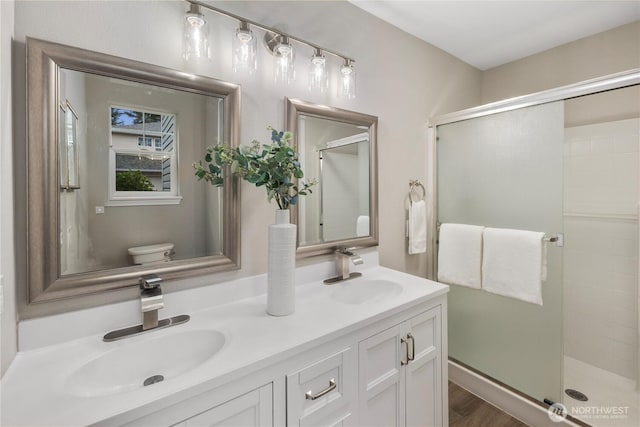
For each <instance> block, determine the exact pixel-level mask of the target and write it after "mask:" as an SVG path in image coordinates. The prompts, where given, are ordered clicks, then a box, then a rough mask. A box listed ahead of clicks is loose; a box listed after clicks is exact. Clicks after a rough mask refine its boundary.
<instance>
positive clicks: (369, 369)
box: [358, 306, 446, 427]
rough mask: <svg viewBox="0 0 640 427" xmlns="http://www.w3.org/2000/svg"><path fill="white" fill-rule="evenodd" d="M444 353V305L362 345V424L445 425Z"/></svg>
mask: <svg viewBox="0 0 640 427" xmlns="http://www.w3.org/2000/svg"><path fill="white" fill-rule="evenodd" d="M442 350H443V349H442V310H441V307H440V306H437V307H434V308H432V309H430V310H428V311H425V312H424V313H421V314H418V315H417V316H414V317H412V318H410V319H408V320H406V321H404V322H402V323H399V324H397V325H395V326H392V327H391V328H389V329H386V330H384V331H382V332H380V333H378V334H376V335H373V336H371V337H369V338H367V339H365V340H363V341H360V343H359V363H358V365H359V366H358V368H359V369H358V370H359V380H358V393H359V414H360V424H361V425H366V426H376V425H379V426H387V427H391V426H441V425H443V424H444V420H443V411H444V409H445V408H443V387H444V385H443V378H442V374H443V372H442V371H443V367H442V361H443V360H444V359H443V358H444V357H445V356H446V355H443V354H442Z"/></svg>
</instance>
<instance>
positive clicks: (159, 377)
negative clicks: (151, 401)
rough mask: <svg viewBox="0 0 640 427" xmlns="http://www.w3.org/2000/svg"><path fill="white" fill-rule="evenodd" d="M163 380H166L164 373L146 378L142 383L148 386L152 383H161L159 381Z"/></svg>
mask: <svg viewBox="0 0 640 427" xmlns="http://www.w3.org/2000/svg"><path fill="white" fill-rule="evenodd" d="M163 380H164V377H163V376H162V375H154V376H152V377H149V378H147V379H146V380H144V382H143V383H142V385H143V386H144V387H146V386H148V385H151V384H155V383H159V382H161V381H163Z"/></svg>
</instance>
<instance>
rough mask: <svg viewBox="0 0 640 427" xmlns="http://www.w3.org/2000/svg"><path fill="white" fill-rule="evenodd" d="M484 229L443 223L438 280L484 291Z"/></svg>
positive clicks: (441, 227) (476, 226)
mask: <svg viewBox="0 0 640 427" xmlns="http://www.w3.org/2000/svg"><path fill="white" fill-rule="evenodd" d="M483 230H484V227H481V226H478V225H465V224H442V225H441V226H440V237H439V238H438V240H439V242H440V243H439V248H438V280H439V281H441V282H444V283H449V284H452V285H462V286H468V287H471V288H478V289H479V288H480V284H481V283H482V282H481V278H482V276H481V267H482V231H483Z"/></svg>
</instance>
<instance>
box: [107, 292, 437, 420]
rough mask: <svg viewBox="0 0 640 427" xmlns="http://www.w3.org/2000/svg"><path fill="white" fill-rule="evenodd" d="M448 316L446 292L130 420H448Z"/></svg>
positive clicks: (364, 323)
mask: <svg viewBox="0 0 640 427" xmlns="http://www.w3.org/2000/svg"><path fill="white" fill-rule="evenodd" d="M444 316H446V297H444V296H443V297H440V298H437V299H435V300H433V301H427V302H424V303H421V304H416V305H415V306H413V307H410V308H408V309H405V310H400V311H398V312H396V313H395V314H391V315H388V316H381V317H379V318H376V319H375V320H372V321H370V322H363V323H362V324H360V325H359V326H358V327H353V328H351V330H350V331H348V332H345V333H342V334H339V335H338V336H336V337H325V339H324V340H323V342H321V343H317V344H316V345H309V346H306V347H307V349H305V350H302V351H300V352H297V353H293V354H289V356H288V357H285V358H279V361H277V362H274V363H270V364H267V365H265V366H264V367H262V368H260V369H259V370H254V371H253V373H251V374H249V373H247V374H246V375H245V376H243V377H242V378H239V379H238V380H235V381H231V382H229V383H227V384H225V385H222V386H220V387H217V388H216V389H213V390H210V391H207V392H205V393H201V394H198V395H196V396H193V397H191V398H188V399H186V400H184V401H182V402H180V403H177V404H175V405H172V406H169V407H165V408H164V409H162V410H160V411H157V412H154V413H152V414H149V415H147V416H144V417H142V418H138V419H137V420H135V421H133V422H131V423H130V424H127V425H131V426H134V425H135V426H179V427H194V426H198V427H200V426H225V427H227V426H243V427H257V426H260V427H264V426H285V425H286V426H289V427H294V426H296V427H310V426H324V427H326V426H332V427H333V426H343V427H346V426H385V427H391V426H398V427H404V426H420V427H426V426H444V425H446V422H447V414H446V407H445V406H446V404H447V399H446V396H445V395H444V394H443V393H444V392H445V391H446V381H447V376H446V371H445V370H444V369H446V368H445V364H446V360H447V354H446V338H444V337H445V336H443V328H444V327H445V326H444V325H443V323H445V324H446V322H443V317H444ZM443 341H444V342H443ZM252 370H253V368H252ZM260 384H264V385H262V386H260ZM115 424H119V423H117V422H116V423H115Z"/></svg>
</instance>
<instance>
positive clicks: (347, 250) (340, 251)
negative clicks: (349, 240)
mask: <svg viewBox="0 0 640 427" xmlns="http://www.w3.org/2000/svg"><path fill="white" fill-rule="evenodd" d="M353 249H355V248H347V247H345V246H339V247H337V248H336V253H337V254H342V255H347V256H354V255H355V254H354V253H353V252H352V250H353Z"/></svg>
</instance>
